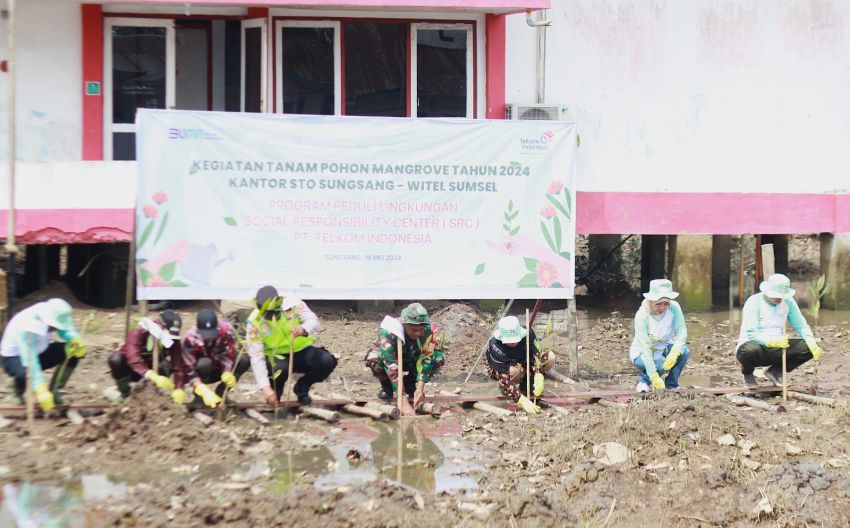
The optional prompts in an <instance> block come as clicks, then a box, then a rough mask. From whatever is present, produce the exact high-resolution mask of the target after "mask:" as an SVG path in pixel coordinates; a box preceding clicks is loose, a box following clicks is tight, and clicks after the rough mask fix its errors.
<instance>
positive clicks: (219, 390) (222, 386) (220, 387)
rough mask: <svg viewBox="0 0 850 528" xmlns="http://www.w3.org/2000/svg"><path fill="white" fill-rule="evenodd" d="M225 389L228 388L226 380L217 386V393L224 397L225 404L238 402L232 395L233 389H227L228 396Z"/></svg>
mask: <svg viewBox="0 0 850 528" xmlns="http://www.w3.org/2000/svg"><path fill="white" fill-rule="evenodd" d="M225 390H227V385H225V384H224V382H221V383H219V384H218V385H216V387H215V393H216V394H217V395H218V397H219V398H221V399H222V401H223V402H224V404H225V405H233V404H234V403H236V400H234V399H233V398H231V397H230V393H231V392H233V391H232V390H230V391H227V396H225V395H224V391H225Z"/></svg>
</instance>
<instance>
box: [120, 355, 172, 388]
mask: <svg viewBox="0 0 850 528" xmlns="http://www.w3.org/2000/svg"><path fill="white" fill-rule="evenodd" d="M109 370H110V371H112V379H114V380H120V379H122V378H127V377H129V378H130V379H131V380H132V381H139V380H140V379H142V377H141V376H140V375H139V374H138V373H137V372H136V371H135V370H133V369H131V368H130V364H129V363H128V362H127V356H126V355H125V354H124V353H123V352H115V353H113V354H112V355H111V356H109ZM173 370H174V369H173V367H172V366H171V361H170V360H168V359H165V360H163V359H162V358H160V362H159V368H158V369H157V371H158V373H159V374H160V375H162V376H167V377H170V376H171V372H172V371H173Z"/></svg>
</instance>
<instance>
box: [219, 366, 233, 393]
mask: <svg viewBox="0 0 850 528" xmlns="http://www.w3.org/2000/svg"><path fill="white" fill-rule="evenodd" d="M221 382H222V383H224V384H225V385H227V388H228V389H232V388H233V387H235V386H236V376H234V375H233V373H232V372H230V371H229V370H225V371H224V372H222V373H221Z"/></svg>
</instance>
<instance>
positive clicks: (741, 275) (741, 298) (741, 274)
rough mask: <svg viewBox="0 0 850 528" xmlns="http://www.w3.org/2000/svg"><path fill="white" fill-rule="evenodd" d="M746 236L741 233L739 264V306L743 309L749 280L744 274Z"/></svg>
mask: <svg viewBox="0 0 850 528" xmlns="http://www.w3.org/2000/svg"><path fill="white" fill-rule="evenodd" d="M744 236H745V235H741V248H740V253H741V254H740V260H741V262H740V263H739V265H738V307H739V308H740V309H741V310H743V309H744V287H745V284H744V283H745V282H746V281H747V279H746V275H744Z"/></svg>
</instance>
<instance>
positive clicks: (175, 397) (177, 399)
mask: <svg viewBox="0 0 850 528" xmlns="http://www.w3.org/2000/svg"><path fill="white" fill-rule="evenodd" d="M171 399H172V401H174V403H176V404H177V405H180V404H181V403H183V400H185V399H186V391H184V390H183V389H174V391H173V392H172V393H171Z"/></svg>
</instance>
